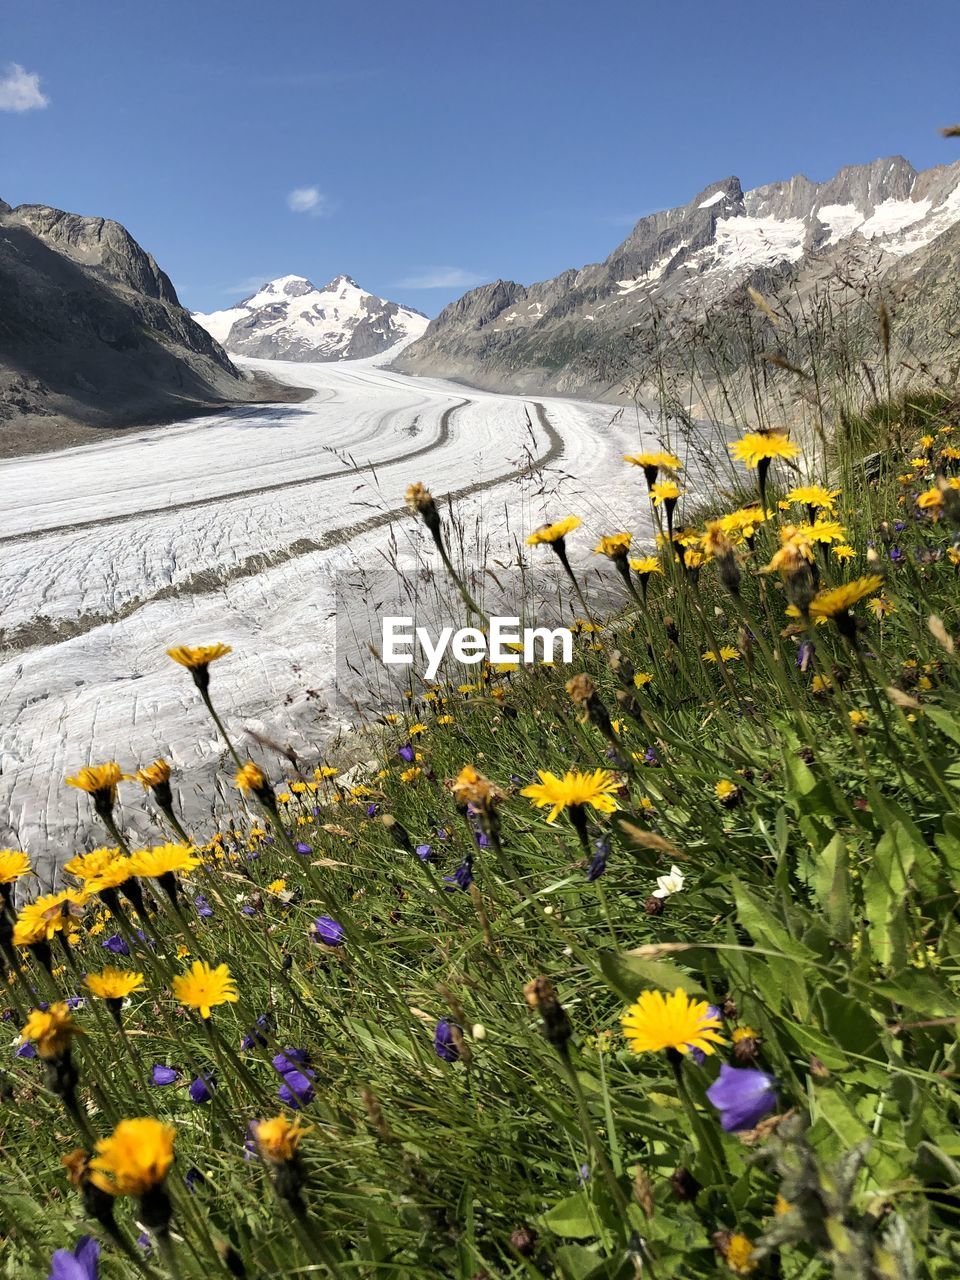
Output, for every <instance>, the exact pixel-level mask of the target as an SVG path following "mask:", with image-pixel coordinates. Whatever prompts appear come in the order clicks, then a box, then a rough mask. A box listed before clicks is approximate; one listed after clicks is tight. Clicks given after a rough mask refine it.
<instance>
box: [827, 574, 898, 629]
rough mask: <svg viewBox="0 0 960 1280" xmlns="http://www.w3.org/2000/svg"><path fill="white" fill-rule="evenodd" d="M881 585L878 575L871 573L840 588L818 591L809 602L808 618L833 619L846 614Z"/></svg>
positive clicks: (880, 578)
mask: <svg viewBox="0 0 960 1280" xmlns="http://www.w3.org/2000/svg"><path fill="white" fill-rule="evenodd" d="M882 585H883V578H882V577H881V576H880V574H879V573H871V574H868V575H867V577H865V578H854V580H853V581H852V582H845V583H844V584H843V585H842V586H839V587H830V588H829V589H828V590H826V591H818V592H817V594H816V595H815V596H814V597H813V600H812V601H811V602H810V616H811V617H812V618H835V617H837V616H838V615H839V614H844V613H846V612H847V611H848V610H849V609H850V608H852V606H853V605H855V604H856V603H857V601H858V600H862V599H863V598H864V596H869V595H872V594H873V592H874V591H876V589H877V588H878V587H880V586H882Z"/></svg>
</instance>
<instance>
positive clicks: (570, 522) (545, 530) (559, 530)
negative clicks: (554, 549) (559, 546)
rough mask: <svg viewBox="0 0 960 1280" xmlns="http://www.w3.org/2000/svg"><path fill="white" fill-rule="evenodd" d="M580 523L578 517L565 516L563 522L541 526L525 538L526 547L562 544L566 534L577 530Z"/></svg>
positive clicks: (558, 521)
mask: <svg viewBox="0 0 960 1280" xmlns="http://www.w3.org/2000/svg"><path fill="white" fill-rule="evenodd" d="M582 523H583V522H582V520H581V519H580V517H579V516H566V517H565V518H564V519H563V520H557V521H555V522H554V523H553V524H542V525H541V526H540V528H539V529H535V530H534V531H533V533H531V534H530V536H529V537H528V538H527V546H528V547H538V546H540V545H542V544H544V543H553V542H562V540H563V539H564V538H565V537H566V536H567V534H568V533H573V531H574V529H579V528H580V525H581V524H582Z"/></svg>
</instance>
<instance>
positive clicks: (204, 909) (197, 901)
mask: <svg viewBox="0 0 960 1280" xmlns="http://www.w3.org/2000/svg"><path fill="white" fill-rule="evenodd" d="M193 905H194V906H195V907H196V909H197V915H198V916H202V917H203V918H204V919H205V920H206V919H209V917H210V916H212V915H213V907H211V905H210V903H209V902H208V901H207V900H206V898H205V897H204V896H203V894H202V893H198V894H197V896H196V897H195V898H194V900H193Z"/></svg>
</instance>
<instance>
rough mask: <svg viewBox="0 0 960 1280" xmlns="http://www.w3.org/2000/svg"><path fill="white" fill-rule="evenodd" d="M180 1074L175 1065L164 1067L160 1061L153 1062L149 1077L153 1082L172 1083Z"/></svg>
mask: <svg viewBox="0 0 960 1280" xmlns="http://www.w3.org/2000/svg"><path fill="white" fill-rule="evenodd" d="M179 1074H180V1072H179V1071H177V1069H176V1067H165V1066H164V1065H163V1064H162V1063H160V1062H157V1063H155V1064H154V1068H153V1071H152V1072H151V1073H150V1078H151V1079H152V1081H153V1083H154V1084H173V1082H174V1081H175V1080H176V1078H177V1076H178V1075H179Z"/></svg>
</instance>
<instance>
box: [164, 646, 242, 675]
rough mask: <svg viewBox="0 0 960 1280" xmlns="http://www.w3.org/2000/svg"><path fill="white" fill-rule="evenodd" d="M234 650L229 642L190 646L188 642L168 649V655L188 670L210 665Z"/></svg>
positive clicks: (196, 669)
mask: <svg viewBox="0 0 960 1280" xmlns="http://www.w3.org/2000/svg"><path fill="white" fill-rule="evenodd" d="M232 652H233V650H232V649H231V648H230V646H229V645H228V644H200V645H196V646H190V645H188V644H181V645H177V646H176V648H174V649H168V650H167V657H168V658H172V659H173V660H174V662H179V664H180V666H181V667H186V668H187V670H188V671H198V670H201V669H203V668H206V667H209V665H210V663H211V662H216V661H217V659H218V658H225V657H226V656H227V654H228V653H232Z"/></svg>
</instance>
